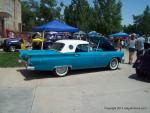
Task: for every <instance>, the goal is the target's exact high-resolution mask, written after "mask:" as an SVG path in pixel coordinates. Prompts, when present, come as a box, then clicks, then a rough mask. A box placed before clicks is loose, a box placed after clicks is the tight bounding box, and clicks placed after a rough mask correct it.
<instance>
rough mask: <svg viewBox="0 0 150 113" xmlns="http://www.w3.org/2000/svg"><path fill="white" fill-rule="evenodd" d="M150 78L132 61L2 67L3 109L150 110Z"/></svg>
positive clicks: (10, 112) (23, 112)
mask: <svg viewBox="0 0 150 113" xmlns="http://www.w3.org/2000/svg"><path fill="white" fill-rule="evenodd" d="M149 97H150V80H149V79H147V78H144V79H140V78H138V77H137V76H136V75H135V70H134V69H133V68H132V66H131V65H128V64H120V66H119V69H118V70H115V71H109V70H106V69H94V70H79V71H73V72H71V73H70V76H66V77H61V78H60V77H56V76H54V75H52V73H50V72H36V71H31V72H28V71H26V70H24V68H0V113H113V112H118V113H150V101H149Z"/></svg>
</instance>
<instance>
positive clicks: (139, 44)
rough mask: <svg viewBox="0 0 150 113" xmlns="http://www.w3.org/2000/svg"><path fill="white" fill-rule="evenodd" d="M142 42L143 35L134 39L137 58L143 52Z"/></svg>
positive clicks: (143, 40)
mask: <svg viewBox="0 0 150 113" xmlns="http://www.w3.org/2000/svg"><path fill="white" fill-rule="evenodd" d="M144 42H145V38H144V37H142V36H141V37H138V38H137V39H136V41H135V47H136V50H137V58H139V56H141V55H143V54H144Z"/></svg>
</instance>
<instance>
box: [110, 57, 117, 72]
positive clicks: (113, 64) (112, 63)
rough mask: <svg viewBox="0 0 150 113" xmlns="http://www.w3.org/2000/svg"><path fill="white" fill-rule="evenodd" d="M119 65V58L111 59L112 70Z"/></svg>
mask: <svg viewBox="0 0 150 113" xmlns="http://www.w3.org/2000/svg"><path fill="white" fill-rule="evenodd" d="M118 66H119V61H118V59H117V58H113V59H111V61H110V62H109V69H111V70H116V69H117V68H118Z"/></svg>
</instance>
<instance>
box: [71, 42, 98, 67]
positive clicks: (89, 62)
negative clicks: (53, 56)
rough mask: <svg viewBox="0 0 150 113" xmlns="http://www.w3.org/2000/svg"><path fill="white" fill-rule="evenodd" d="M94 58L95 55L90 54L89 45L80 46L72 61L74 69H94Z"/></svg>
mask: <svg viewBox="0 0 150 113" xmlns="http://www.w3.org/2000/svg"><path fill="white" fill-rule="evenodd" d="M94 57H95V55H94V54H93V53H92V52H89V45H88V44H80V45H78V46H77V48H76V50H75V53H74V56H73V59H72V66H73V69H86V68H92V67H94V65H95V62H94Z"/></svg>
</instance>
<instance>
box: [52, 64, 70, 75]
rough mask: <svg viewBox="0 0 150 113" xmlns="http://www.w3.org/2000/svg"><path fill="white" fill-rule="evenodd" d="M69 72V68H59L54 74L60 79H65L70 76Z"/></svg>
mask: <svg viewBox="0 0 150 113" xmlns="http://www.w3.org/2000/svg"><path fill="white" fill-rule="evenodd" d="M68 71H69V68H68V67H67V66H59V67H56V68H55V70H54V73H55V74H56V75H57V76H59V77H63V76H66V75H67V74H68Z"/></svg>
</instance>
